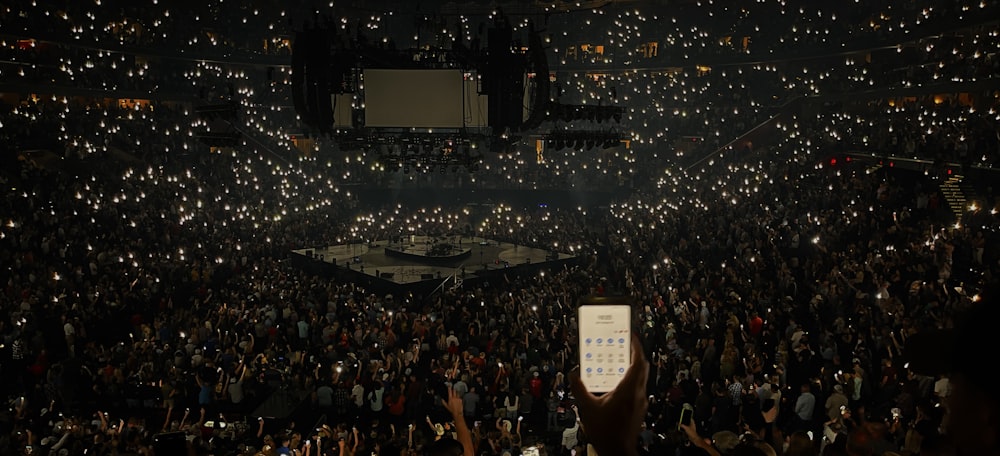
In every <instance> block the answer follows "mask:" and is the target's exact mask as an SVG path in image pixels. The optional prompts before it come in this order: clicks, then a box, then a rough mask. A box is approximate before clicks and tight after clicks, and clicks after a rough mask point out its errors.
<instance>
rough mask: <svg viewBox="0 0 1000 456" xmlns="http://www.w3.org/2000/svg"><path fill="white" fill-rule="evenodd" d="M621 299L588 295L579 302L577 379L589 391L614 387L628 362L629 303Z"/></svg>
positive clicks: (630, 333)
mask: <svg viewBox="0 0 1000 456" xmlns="http://www.w3.org/2000/svg"><path fill="white" fill-rule="evenodd" d="M623 302H627V301H624V300H620V299H617V300H616V299H609V298H587V299H585V300H584V302H583V303H582V305H581V306H580V309H579V318H578V321H579V322H580V323H579V324H580V331H579V333H580V379H581V380H583V384H584V385H586V387H587V389H588V390H589V391H590V392H592V393H606V392H608V391H611V390H613V389H614V388H615V386H617V385H618V382H620V381H621V379H622V377H624V376H625V371H627V370H628V367H629V364H630V362H631V352H630V350H631V345H632V329H631V328H632V306H631V305H629V304H625V303H623Z"/></svg>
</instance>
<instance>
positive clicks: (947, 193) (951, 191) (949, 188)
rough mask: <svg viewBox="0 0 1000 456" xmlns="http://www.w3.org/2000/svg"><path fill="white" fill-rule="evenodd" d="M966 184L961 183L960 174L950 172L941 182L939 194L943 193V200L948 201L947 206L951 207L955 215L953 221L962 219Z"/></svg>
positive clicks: (966, 202) (966, 203) (965, 204)
mask: <svg viewBox="0 0 1000 456" xmlns="http://www.w3.org/2000/svg"><path fill="white" fill-rule="evenodd" d="M967 187H968V185H962V175H961V174H952V175H951V176H948V178H947V179H945V180H944V181H943V182H941V185H940V188H941V194H942V195H944V199H945V201H947V202H948V207H949V208H951V212H952V214H954V215H955V222H956V223H957V222H959V221H961V220H962V214H964V213H965V211H966V209H967V206H968V200H967V199H966V192H965V190H966V188H967Z"/></svg>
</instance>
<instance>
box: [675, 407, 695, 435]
mask: <svg viewBox="0 0 1000 456" xmlns="http://www.w3.org/2000/svg"><path fill="white" fill-rule="evenodd" d="M693 415H694V407H692V406H691V404H688V403H686V402H685V403H684V405H682V406H681V416H680V419H679V420H677V429H681V426H682V425H683V426H690V425H691V416H693Z"/></svg>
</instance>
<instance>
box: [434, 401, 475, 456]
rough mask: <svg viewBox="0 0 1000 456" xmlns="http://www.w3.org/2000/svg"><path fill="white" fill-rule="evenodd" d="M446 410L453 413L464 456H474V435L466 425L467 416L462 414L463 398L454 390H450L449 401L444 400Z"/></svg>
mask: <svg viewBox="0 0 1000 456" xmlns="http://www.w3.org/2000/svg"><path fill="white" fill-rule="evenodd" d="M442 402H444V406H445V408H447V409H448V411H449V412H451V417H452V418H453V419H454V420H455V430H456V431H457V433H458V442H459V443H461V444H462V449H463V451H462V456H474V453H473V451H474V447H473V446H472V433H471V432H469V426H467V425H466V424H465V416H463V414H462V410H463V407H462V398H461V397H460V396H459V395H458V393H456V392H455V390H454V389H451V388H448V400H447V401H446V400H444V399H442Z"/></svg>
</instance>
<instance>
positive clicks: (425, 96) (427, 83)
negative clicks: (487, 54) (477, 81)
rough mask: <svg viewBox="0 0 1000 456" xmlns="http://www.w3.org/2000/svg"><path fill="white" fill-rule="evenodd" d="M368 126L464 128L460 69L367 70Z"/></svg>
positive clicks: (366, 100)
mask: <svg viewBox="0 0 1000 456" xmlns="http://www.w3.org/2000/svg"><path fill="white" fill-rule="evenodd" d="M364 78H365V126H366V127H375V128H378V127H404V128H406V127H415V128H462V127H463V126H464V125H463V122H462V108H463V102H462V89H463V87H464V83H463V82H462V71H461V70H376V69H369V70H365V73H364Z"/></svg>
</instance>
